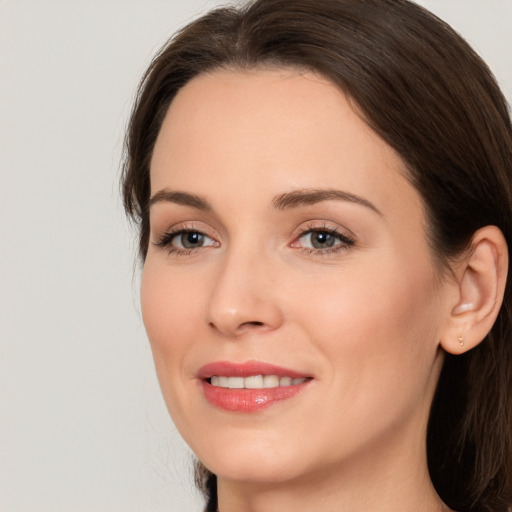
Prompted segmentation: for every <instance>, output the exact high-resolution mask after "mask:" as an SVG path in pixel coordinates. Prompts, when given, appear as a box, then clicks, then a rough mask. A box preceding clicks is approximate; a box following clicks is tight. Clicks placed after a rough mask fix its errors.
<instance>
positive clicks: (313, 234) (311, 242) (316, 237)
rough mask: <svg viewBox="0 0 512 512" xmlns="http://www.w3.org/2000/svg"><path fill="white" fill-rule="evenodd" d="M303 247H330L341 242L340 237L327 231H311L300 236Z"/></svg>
mask: <svg viewBox="0 0 512 512" xmlns="http://www.w3.org/2000/svg"><path fill="white" fill-rule="evenodd" d="M299 240H300V242H301V244H302V247H309V248H312V249H330V248H331V247H334V246H336V245H338V244H340V240H339V237H337V236H336V235H333V234H332V233H328V232H327V231H310V232H309V233H307V234H305V235H303V236H301V237H300V238H299Z"/></svg>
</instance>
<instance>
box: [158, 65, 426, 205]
mask: <svg viewBox="0 0 512 512" xmlns="http://www.w3.org/2000/svg"><path fill="white" fill-rule="evenodd" d="M404 174H405V171H404V166H403V163H402V160H401V158H400V157H399V156H398V155H397V153H396V152H395V151H394V150H393V149H392V148H391V147H390V146H389V145H388V144H386V143H385V142H384V141H383V140H382V139H381V138H380V137H379V136H378V135H377V134H376V133H375V132H373V130H371V128H370V127H369V126H368V125H367V124H366V123H365V122H364V121H363V120H362V119H361V117H360V116H359V115H358V114H357V113H356V111H355V109H354V105H353V103H351V101H350V100H349V99H348V98H347V97H346V95H345V94H344V92H343V91H341V90H340V89H339V88H338V87H337V86H336V85H334V84H333V83H332V82H330V81H328V80H327V79H325V78H323V77H322V76H319V75H317V74H314V73H312V72H304V71H300V70H294V69H257V70H250V71H229V70H221V71H216V72H213V73H210V74H203V75H200V76H198V77H196V78H195V79H193V80H192V81H190V82H189V83H188V84H187V85H185V86H184V87H183V88H182V89H181V90H180V91H179V92H178V94H177V96H176V97H175V99H174V101H173V102H172V103H171V106H170V108H169V110H168V112H167V114H166V117H165V119H164V122H163V125H162V128H161V131H160V134H159V136H158V138H157V142H156V144H155V148H154V153H153V159H152V163H151V182H152V193H155V192H156V191H157V190H161V189H163V188H169V187H171V188H174V189H180V190H181V189H183V190H189V191H193V192H194V193H197V194H200V195H208V194H211V193H212V192H213V191H214V189H213V188H212V182H215V183H223V184H228V183H229V185H230V187H229V189H230V191H231V192H232V191H233V188H236V190H237V193H238V195H240V196H243V195H247V196H248V197H250V196H251V191H254V188H255V187H258V188H259V189H261V188H263V189H268V191H269V194H270V193H282V192H287V191H288V190H290V189H293V188H326V187H328V188H333V187H335V188H341V189H343V190H347V191H349V192H351V193H354V194H358V195H368V194H369V195H370V196H371V200H372V202H374V203H376V204H377V206H378V207H379V204H381V205H384V204H386V203H390V204H392V203H394V202H396V201H395V198H396V191H397V187H400V188H401V189H403V192H407V194H404V201H405V203H406V204H404V207H406V208H410V207H415V208H418V204H419V202H418V196H417V194H416V192H415V190H414V189H413V188H412V187H411V185H410V184H409V182H408V180H406V179H405V178H404ZM218 192H219V193H221V195H222V192H223V191H222V190H219V191H218ZM224 193H225V194H227V193H228V190H227V189H226V190H224ZM408 200H412V203H411V201H408ZM379 209H380V207H379Z"/></svg>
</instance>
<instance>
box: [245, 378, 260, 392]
mask: <svg viewBox="0 0 512 512" xmlns="http://www.w3.org/2000/svg"><path fill="white" fill-rule="evenodd" d="M244 384H245V387H246V388H248V389H258V388H262V387H264V386H263V376H262V375H253V376H251V377H245V382H244Z"/></svg>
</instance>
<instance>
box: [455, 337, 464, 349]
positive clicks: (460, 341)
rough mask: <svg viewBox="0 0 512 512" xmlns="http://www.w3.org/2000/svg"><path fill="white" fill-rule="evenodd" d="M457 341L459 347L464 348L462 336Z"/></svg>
mask: <svg viewBox="0 0 512 512" xmlns="http://www.w3.org/2000/svg"><path fill="white" fill-rule="evenodd" d="M457 339H458V340H459V344H460V346H461V347H463V346H464V338H463V337H462V336H459V337H458V338H457Z"/></svg>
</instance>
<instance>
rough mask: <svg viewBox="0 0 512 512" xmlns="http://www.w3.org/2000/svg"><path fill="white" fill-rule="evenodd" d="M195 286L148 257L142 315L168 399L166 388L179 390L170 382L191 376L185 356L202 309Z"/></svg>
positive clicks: (142, 294) (142, 283)
mask: <svg viewBox="0 0 512 512" xmlns="http://www.w3.org/2000/svg"><path fill="white" fill-rule="evenodd" d="M161 267H164V268H161ZM191 288H192V290H193V287H190V286H186V283H183V282H182V280H180V278H179V276H177V275H174V273H173V272H170V271H169V269H168V268H166V267H165V265H162V264H161V263H160V262H154V261H151V259H150V258H148V259H147V260H146V263H145V266H144V270H143V273H142V282H141V309H142V318H143V321H144V327H145V329H146V333H147V336H148V339H149V342H150V344H151V350H152V352H153V358H154V362H155V367H156V371H157V375H158V379H159V381H160V385H161V388H162V391H163V393H164V398H165V399H166V402H169V401H168V399H169V397H168V396H166V393H167V391H166V390H169V389H176V388H175V386H171V385H169V383H170V382H171V381H178V380H180V379H181V378H182V377H184V378H188V376H187V375H186V367H185V365H184V364H183V359H184V356H185V353H186V348H187V347H188V346H190V343H191V340H193V334H194V328H193V326H194V325H197V319H198V310H199V309H200V305H199V304H198V302H197V297H198V294H197V293H192V290H191Z"/></svg>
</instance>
